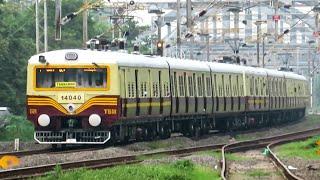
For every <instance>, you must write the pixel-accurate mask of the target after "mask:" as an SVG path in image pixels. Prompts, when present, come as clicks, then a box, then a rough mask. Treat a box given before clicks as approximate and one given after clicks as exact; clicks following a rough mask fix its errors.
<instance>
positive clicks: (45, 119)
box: [38, 114, 50, 127]
mask: <svg viewBox="0 0 320 180" xmlns="http://www.w3.org/2000/svg"><path fill="white" fill-rule="evenodd" d="M38 123H39V125H40V126H42V127H46V126H48V125H49V124H50V117H49V116H48V115H47V114H41V115H40V116H39V117H38Z"/></svg>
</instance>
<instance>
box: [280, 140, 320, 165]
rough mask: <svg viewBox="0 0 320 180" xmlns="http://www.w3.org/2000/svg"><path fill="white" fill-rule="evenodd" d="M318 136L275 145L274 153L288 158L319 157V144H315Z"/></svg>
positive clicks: (313, 158)
mask: <svg viewBox="0 0 320 180" xmlns="http://www.w3.org/2000/svg"><path fill="white" fill-rule="evenodd" d="M319 140H320V136H316V137H313V138H310V139H308V140H305V141H298V142H292V143H288V144H284V145H281V146H278V147H276V151H275V152H276V154H277V155H278V156H280V157H281V158H283V157H288V158H296V157H301V158H304V159H312V160H315V159H320V146H319V145H317V144H316V142H317V141H319Z"/></svg>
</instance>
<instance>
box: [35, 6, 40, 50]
mask: <svg viewBox="0 0 320 180" xmlns="http://www.w3.org/2000/svg"><path fill="white" fill-rule="evenodd" d="M35 1H36V3H35V5H36V51H37V54H38V53H39V52H40V47H39V44H40V39H39V36H40V35H39V2H38V0H35Z"/></svg>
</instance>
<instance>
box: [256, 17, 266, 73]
mask: <svg viewBox="0 0 320 180" xmlns="http://www.w3.org/2000/svg"><path fill="white" fill-rule="evenodd" d="M262 23H266V21H262V20H258V21H256V22H255V25H256V26H257V65H258V67H260V39H261V38H260V34H261V24H262Z"/></svg>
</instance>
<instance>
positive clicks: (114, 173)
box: [40, 160, 220, 180]
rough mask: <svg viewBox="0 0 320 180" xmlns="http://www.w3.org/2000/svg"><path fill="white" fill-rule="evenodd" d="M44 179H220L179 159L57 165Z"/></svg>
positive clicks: (208, 170) (216, 173)
mask: <svg viewBox="0 0 320 180" xmlns="http://www.w3.org/2000/svg"><path fill="white" fill-rule="evenodd" d="M40 179H42V180H56V179H59V180H78V179H80V180H82V179H83V180H87V179H108V180H113V179H117V180H127V179H130V180H141V179H158V180H189V179H190V180H207V179H208V180H209V179H210V180H214V179H220V177H219V172H218V171H213V170H211V169H209V168H208V167H203V166H198V165H195V164H193V163H192V162H191V161H189V160H182V161H177V162H175V163H171V164H158V165H152V164H149V165H143V164H135V165H123V166H116V167H112V168H106V169H100V170H88V169H77V170H71V171H66V172H64V171H62V170H61V168H60V167H56V168H55V171H54V172H52V173H51V174H50V175H48V176H46V177H42V178H40Z"/></svg>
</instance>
